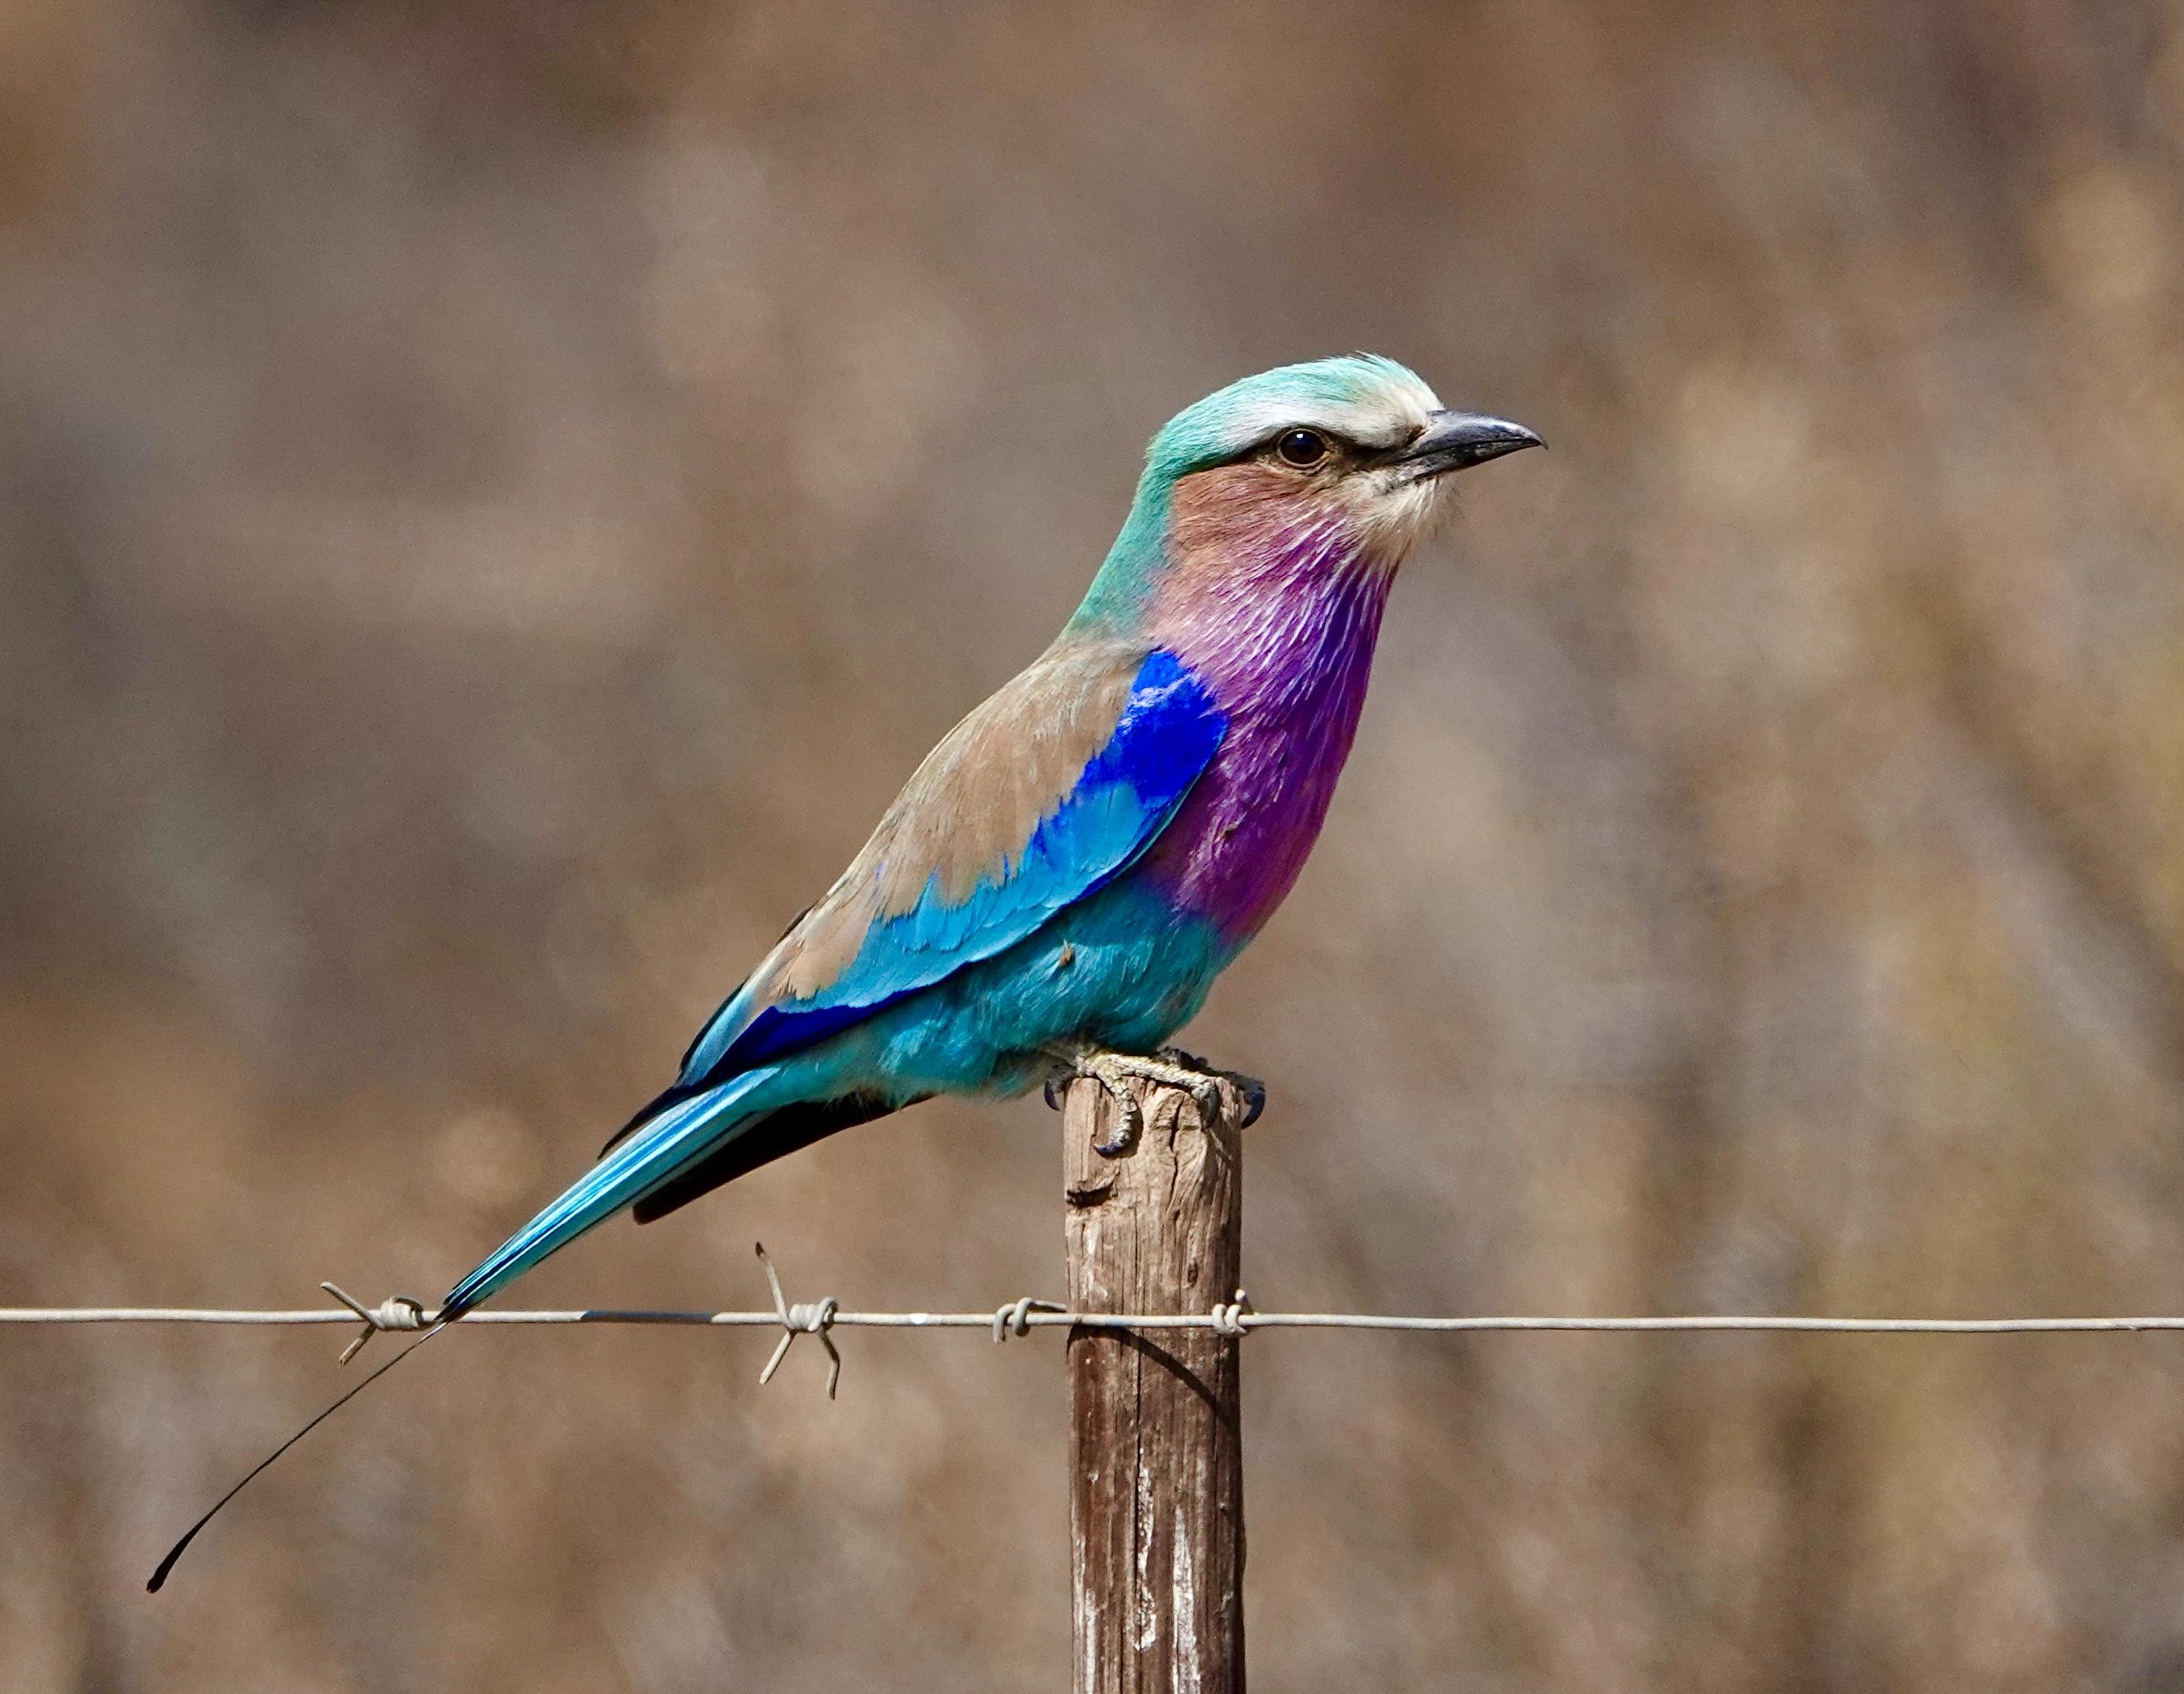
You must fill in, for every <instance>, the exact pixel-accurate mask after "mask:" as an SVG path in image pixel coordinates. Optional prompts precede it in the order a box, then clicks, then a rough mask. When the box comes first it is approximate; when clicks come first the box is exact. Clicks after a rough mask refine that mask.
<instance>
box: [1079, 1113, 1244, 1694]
mask: <svg viewBox="0 0 2184 1694" xmlns="http://www.w3.org/2000/svg"><path fill="white" fill-rule="evenodd" d="M1139 1097H1140V1099H1141V1101H1142V1103H1143V1106H1144V1108H1145V1129H1144V1131H1143V1133H1142V1134H1139V1137H1138V1139H1137V1140H1136V1142H1135V1144H1134V1145H1132V1146H1130V1147H1129V1148H1128V1150H1126V1151H1124V1152H1123V1153H1122V1154H1120V1155H1119V1156H1116V1157H1113V1158H1108V1157H1106V1156H1102V1155H1101V1154H1100V1153H1099V1152H1098V1151H1095V1147H1094V1145H1093V1144H1094V1143H1095V1141H1100V1140H1106V1139H1107V1138H1108V1137H1109V1136H1110V1135H1111V1134H1112V1132H1113V1130H1114V1128H1115V1121H1116V1115H1117V1108H1116V1106H1115V1102H1114V1101H1112V1100H1111V1099H1110V1098H1108V1096H1107V1094H1106V1090H1105V1089H1102V1088H1101V1087H1100V1085H1099V1084H1096V1083H1094V1082H1089V1081H1083V1080H1080V1081H1078V1082H1076V1083H1074V1084H1072V1085H1071V1087H1070V1089H1069V1094H1068V1098H1067V1103H1066V1107H1065V1110H1064V1112H1063V1114H1062V1125H1063V1129H1062V1136H1063V1142H1064V1145H1065V1147H1066V1149H1067V1151H1065V1153H1064V1155H1063V1169H1064V1171H1065V1173H1066V1186H1065V1190H1064V1193H1065V1196H1066V1199H1067V1212H1068V1222H1067V1236H1068V1249H1069V1296H1068V1297H1069V1303H1070V1306H1071V1307H1072V1308H1073V1309H1074V1310H1076V1311H1079V1312H1144V1313H1165V1312H1197V1313H1205V1312H1208V1311H1210V1310H1211V1309H1212V1307H1214V1306H1215V1305H1216V1304H1218V1303H1222V1302H1225V1301H1229V1300H1230V1299H1231V1298H1233V1297H1234V1292H1235V1289H1236V1279H1237V1276H1238V1273H1239V1271H1240V1267H1241V1251H1240V1250H1241V1243H1242V1239H1243V1223H1244V1211H1243V1196H1244V1179H1243V1161H1242V1158H1241V1156H1240V1154H1241V1148H1242V1140H1241V1137H1240V1126H1241V1124H1242V1123H1243V1121H1244V1101H1243V1099H1242V1097H1241V1096H1240V1095H1239V1094H1238V1092H1237V1091H1236V1090H1235V1089H1234V1088H1231V1087H1229V1086H1228V1085H1227V1084H1223V1088H1222V1095H1221V1099H1222V1110H1221V1112H1220V1113H1219V1116H1218V1120H1217V1122H1215V1123H1211V1124H1201V1122H1200V1117H1199V1108H1198V1106H1197V1103H1196V1102H1195V1101H1194V1100H1192V1098H1191V1097H1190V1095H1188V1094H1187V1093H1185V1092H1184V1091H1183V1090H1181V1089H1173V1088H1167V1087H1151V1088H1147V1089H1145V1091H1144V1092H1143V1094H1142V1095H1140V1096H1139ZM1237 1352H1238V1343H1237V1341H1236V1340H1235V1339H1234V1338H1233V1337H1230V1336H1228V1335H1218V1334H1216V1333H1215V1332H1214V1331H1212V1330H1211V1329H1155V1330H1150V1331H1147V1332H1145V1333H1143V1334H1134V1333H1131V1332H1128V1331H1125V1330H1119V1329H1086V1328H1084V1327H1082V1326H1079V1327H1078V1328H1075V1329H1072V1330H1071V1331H1070V1332H1069V1409H1070V1499H1069V1528H1070V1564H1071V1574H1072V1577H1073V1580H1074V1582H1075V1586H1076V1639H1077V1657H1076V1667H1077V1668H1076V1672H1075V1677H1076V1682H1075V1686H1076V1690H1077V1694H1170V1691H1181V1690H1195V1691H1201V1694H1241V1691H1242V1689H1243V1686H1244V1461H1243V1446H1242V1440H1241V1431H1240V1428H1239V1424H1238V1418H1237Z"/></svg>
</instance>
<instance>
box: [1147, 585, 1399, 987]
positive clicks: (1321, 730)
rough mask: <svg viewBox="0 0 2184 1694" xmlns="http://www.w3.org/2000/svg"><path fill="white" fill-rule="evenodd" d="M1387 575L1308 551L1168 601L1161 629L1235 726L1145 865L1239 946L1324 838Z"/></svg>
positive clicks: (1160, 615)
mask: <svg viewBox="0 0 2184 1694" xmlns="http://www.w3.org/2000/svg"><path fill="white" fill-rule="evenodd" d="M1331 554H1332V556H1330V555H1331ZM1389 582H1390V573H1389V572H1388V571H1385V570H1384V569H1381V568H1379V567H1377V566H1375V565H1373V563H1371V562H1369V561H1368V560H1364V559H1362V558H1361V557H1359V556H1358V555H1357V554H1351V553H1344V554H1334V553H1333V549H1324V550H1323V549H1310V550H1309V551H1307V550H1303V549H1300V550H1299V551H1296V552H1292V553H1289V554H1282V555H1277V556H1276V557H1274V558H1273V559H1270V560H1267V561H1266V562H1265V563H1264V564H1263V565H1262V566H1259V567H1258V568H1257V569H1256V570H1246V571H1236V572H1234V574H1225V575H1224V576H1223V577H1222V578H1221V579H1219V580H1217V581H1215V582H1211V583H1206V584H1201V585H1199V586H1197V587H1196V588H1195V593H1190V594H1188V595H1187V596H1186V595H1185V594H1184V593H1178V595H1177V596H1176V599H1175V600H1174V601H1173V602H1172V603H1170V604H1169V605H1162V606H1161V607H1159V608H1158V609H1157V611H1156V617H1155V619H1154V629H1155V632H1156V637H1157V638H1158V639H1159V640H1160V641H1161V643H1162V645H1163V646H1166V647H1167V649H1169V650H1170V651H1172V652H1173V653H1174V654H1175V655H1177V656H1178V658H1180V659H1182V660H1184V663H1185V664H1187V665H1188V666H1190V668H1191V669H1192V671H1195V672H1196V673H1197V675H1198V676H1199V677H1201V679H1202V680H1203V681H1204V682H1205V683H1206V685H1207V686H1208V687H1209V688H1211V689H1212V693H1213V695H1214V698H1215V699H1216V700H1217V702H1218V703H1219V705H1220V707H1221V710H1223V713H1225V714H1226V715H1227V717H1228V720H1229V730H1228V733H1227V735H1226V737H1225V738H1223V742H1222V744H1221V749H1220V751H1219V752H1218V753H1217V754H1216V755H1214V759H1213V762H1212V764H1211V765H1210V766H1208V767H1207V769H1206V773H1205V774H1204V775H1203V776H1202V777H1200V778H1199V780H1198V783H1197V785H1196V786H1195V788H1192V790H1191V792H1190V798H1189V799H1188V800H1185V801H1184V806H1183V810H1182V811H1180V812H1178V814H1177V816H1176V817H1175V819H1174V821H1173V822H1171V823H1170V824H1169V826H1168V827H1167V829H1166V830H1164V831H1162V834H1161V839H1160V840H1159V841H1158V842H1157V843H1156V844H1155V846H1154V847H1153V849H1152V850H1151V852H1150V853H1148V854H1147V855H1146V857H1145V861H1144V862H1143V871H1144V874H1145V878H1146V879H1147V880H1148V881H1149V882H1151V883H1152V884H1153V885H1154V886H1156V887H1158V888H1160V889H1162V891H1163V892H1164V893H1165V894H1167V896H1168V897H1169V898H1170V900H1173V903H1174V904H1175V905H1176V906H1178V907H1180V908H1181V909H1182V910H1184V911H1189V912H1191V913H1194V914H1196V915H1198V916H1201V917H1206V918H1208V919H1210V920H1212V922H1214V923H1215V924H1217V926H1218V927H1219V928H1220V929H1221V931H1222V933H1223V935H1224V936H1225V937H1227V938H1228V939H1229V940H1231V941H1232V942H1234V944H1235V945H1239V946H1240V945H1242V944H1243V943H1244V942H1245V941H1246V940H1248V939H1251V935H1252V934H1253V933H1256V931H1257V929H1258V928H1259V926H1260V925H1261V924H1262V923H1264V922H1266V920H1267V918H1268V917H1269V916H1270V915H1271V914H1272V913H1273V910H1274V908H1275V907H1276V906H1279V905H1280V904H1281V901H1282V898H1283V896H1284V895H1285V894H1288V893H1289V891H1290V887H1291V886H1292V885H1293V884H1294V883H1295V881H1296V878H1297V873H1298V872H1300V871H1301V870H1302V869H1303V868H1304V861H1305V857H1306V855H1307V854H1309V853H1310V852H1311V851H1312V843H1313V841H1314V840H1316V839H1318V835H1319V827H1320V824H1321V823H1322V822H1323V821H1324V820H1325V818H1326V816H1327V807H1328V803H1329V800H1332V799H1333V798H1334V783H1335V778H1336V777H1339V776H1340V774H1341V772H1342V761H1344V760H1345V759H1346V758H1347V757H1348V756H1349V753H1350V744H1351V739H1352V738H1354V737H1355V735H1356V733H1357V717H1358V714H1359V712H1360V711H1361V710H1362V709H1363V707H1364V704H1365V684H1366V681H1367V678H1368V676H1369V675H1370V673H1371V671H1372V665H1373V644H1374V642H1375V641H1376V639H1377V638H1379V632H1380V614H1381V610H1382V609H1383V607H1385V605H1386V603H1387V594H1388V586H1389Z"/></svg>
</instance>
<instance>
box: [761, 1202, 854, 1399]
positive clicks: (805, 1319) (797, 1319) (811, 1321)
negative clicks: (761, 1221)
mask: <svg viewBox="0 0 2184 1694" xmlns="http://www.w3.org/2000/svg"><path fill="white" fill-rule="evenodd" d="M753 1245H755V1246H756V1247H757V1249H758V1262H760V1264H761V1265H763V1266H765V1267H766V1282H767V1283H768V1284H770V1285H771V1286H772V1290H773V1310H774V1315H775V1316H777V1318H780V1319H781V1339H780V1340H778V1341H777V1342H775V1343H774V1346H773V1357H772V1358H770V1359H768V1360H767V1361H766V1368H765V1369H764V1370H762V1371H760V1373H759V1374H758V1385H759V1386H760V1388H763V1387H765V1386H766V1384H768V1383H769V1382H772V1380H773V1374H774V1372H776V1371H777V1370H779V1369H780V1368H781V1362H782V1361H783V1359H785V1358H787V1357H788V1348H789V1344H790V1343H791V1342H793V1341H794V1340H795V1339H796V1338H797V1337H798V1336H799V1335H816V1336H817V1337H818V1338H819V1345H820V1346H822V1347H824V1348H826V1350H827V1398H828V1399H829V1400H832V1399H833V1397H834V1390H836V1389H837V1388H838V1387H839V1386H840V1385H841V1382H842V1354H841V1350H840V1349H839V1348H838V1347H837V1346H835V1345H834V1337H833V1335H832V1334H830V1333H829V1332H830V1331H831V1330H832V1329H833V1327H834V1314H835V1313H836V1312H839V1311H840V1310H841V1309H842V1303H841V1301H838V1300H837V1299H835V1298H834V1296H833V1295H831V1294H830V1295H828V1296H827V1297H826V1298H825V1299H823V1300H815V1301H811V1302H810V1303H808V1304H804V1305H797V1306H791V1305H790V1304H789V1303H788V1296H786V1295H784V1294H783V1292H782V1291H781V1279H780V1277H779V1276H777V1275H776V1274H775V1273H774V1268H773V1261H772V1259H770V1258H768V1257H766V1243H765V1242H763V1241H759V1242H755V1243H754V1244H753Z"/></svg>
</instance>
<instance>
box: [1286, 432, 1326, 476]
mask: <svg viewBox="0 0 2184 1694" xmlns="http://www.w3.org/2000/svg"><path fill="white" fill-rule="evenodd" d="M1274 451H1275V452H1276V453H1278V454H1280V455H1281V460H1282V463H1283V464H1284V465H1295V466H1296V467H1297V469H1298V470H1300V471H1301V470H1303V469H1305V468H1306V467H1307V466H1308V465H1317V464H1318V463H1319V461H1320V460H1323V459H1324V458H1326V457H1327V437H1325V436H1323V435H1322V434H1321V433H1320V432H1318V430H1316V429H1293V430H1291V431H1290V432H1289V433H1288V434H1287V435H1285V436H1284V437H1282V438H1281V439H1280V440H1279V441H1278V442H1276V443H1274Z"/></svg>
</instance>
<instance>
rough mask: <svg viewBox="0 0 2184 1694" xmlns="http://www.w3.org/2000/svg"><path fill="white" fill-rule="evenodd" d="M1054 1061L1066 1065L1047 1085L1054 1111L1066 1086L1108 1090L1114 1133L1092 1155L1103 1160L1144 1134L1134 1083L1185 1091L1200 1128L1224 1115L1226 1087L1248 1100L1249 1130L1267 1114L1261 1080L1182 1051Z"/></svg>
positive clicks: (1075, 1053)
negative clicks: (1091, 1084)
mask: <svg viewBox="0 0 2184 1694" xmlns="http://www.w3.org/2000/svg"><path fill="white" fill-rule="evenodd" d="M1052 1056H1054V1057H1055V1058H1056V1059H1058V1060H1060V1061H1061V1065H1062V1067H1063V1068H1062V1069H1061V1072H1060V1073H1057V1074H1056V1076H1054V1077H1052V1078H1049V1079H1048V1082H1047V1084H1046V1103H1047V1104H1048V1105H1049V1106H1053V1107H1054V1108H1055V1109H1056V1110H1057V1111H1059V1110H1060V1109H1061V1085H1062V1084H1063V1083H1064V1082H1066V1081H1067V1080H1069V1079H1071V1078H1076V1077H1090V1078H1092V1079H1093V1080H1094V1081H1095V1082H1096V1083H1098V1084H1100V1087H1102V1088H1104V1089H1106V1090H1107V1094H1108V1097H1109V1098H1110V1099H1112V1101H1114V1102H1115V1118H1116V1123H1115V1133H1114V1134H1112V1136H1110V1137H1109V1138H1108V1139H1107V1140H1104V1141H1095V1142H1094V1143H1093V1144H1092V1151H1094V1152H1095V1153H1098V1154H1099V1155H1100V1156H1101V1157H1103V1158H1109V1159H1112V1158H1115V1157H1117V1156H1120V1155H1121V1154H1123V1153H1126V1152H1128V1151H1129V1149H1130V1147H1131V1146H1132V1145H1133V1144H1134V1143H1135V1141H1136V1140H1137V1139H1138V1137H1139V1134H1142V1133H1143V1132H1144V1129H1145V1108H1144V1107H1143V1106H1140V1105H1139V1103H1138V1096H1137V1095H1136V1093H1135V1092H1134V1090H1133V1089H1131V1088H1130V1087H1129V1084H1130V1083H1131V1082H1133V1081H1137V1082H1147V1083H1160V1084H1164V1085H1166V1086H1167V1087H1170V1088H1179V1089H1183V1090H1184V1092H1185V1093H1187V1094H1189V1095H1190V1097H1191V1099H1192V1100H1193V1101H1195V1102H1196V1104H1197V1106H1198V1117H1199V1122H1200V1123H1205V1124H1211V1123H1213V1122H1214V1121H1215V1120H1216V1119H1217V1118H1218V1117H1220V1115H1221V1084H1223V1082H1227V1083H1229V1084H1233V1085H1234V1087H1235V1089H1237V1091H1238V1092H1239V1093H1240V1094H1241V1095H1243V1096H1244V1104H1245V1112H1244V1123H1245V1127H1246V1128H1248V1127H1249V1126H1250V1125H1251V1124H1253V1123H1256V1122H1257V1121H1258V1117H1259V1114H1260V1112H1263V1111H1264V1110H1265V1109H1266V1105H1267V1087H1266V1084H1264V1083H1262V1082H1261V1081H1260V1080H1259V1079H1258V1078H1256V1077H1247V1076H1243V1075H1240V1073H1237V1072H1234V1071H1223V1070H1217V1069H1215V1068H1214V1067H1212V1066H1211V1065H1208V1064H1207V1063H1206V1062H1205V1061H1204V1060H1203V1059H1200V1058H1195V1057H1194V1056H1192V1055H1190V1054H1189V1053H1186V1052H1184V1050H1182V1049H1181V1048H1180V1047H1163V1048H1162V1049H1161V1050H1159V1051H1158V1052H1157V1053H1153V1054H1151V1055H1146V1054H1140V1053H1116V1052H1111V1051H1109V1050H1107V1049H1106V1048H1104V1047H1089V1046H1087V1047H1074V1046H1073V1047H1062V1048H1056V1049H1054V1050H1053V1051H1052Z"/></svg>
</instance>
